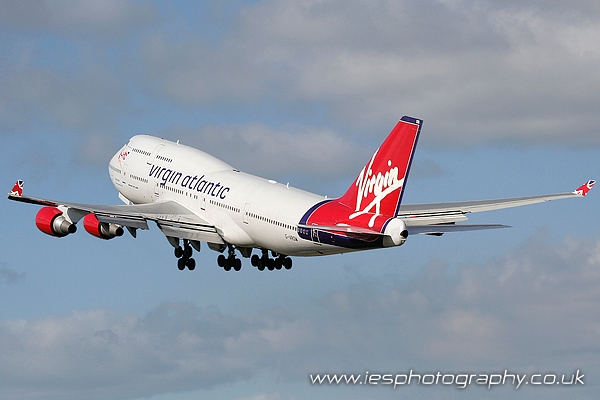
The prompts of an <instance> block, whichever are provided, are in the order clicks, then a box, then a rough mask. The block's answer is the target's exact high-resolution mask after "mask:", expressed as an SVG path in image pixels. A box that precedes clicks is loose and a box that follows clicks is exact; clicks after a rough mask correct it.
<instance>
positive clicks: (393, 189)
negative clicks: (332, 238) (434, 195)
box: [339, 117, 421, 228]
mask: <svg viewBox="0 0 600 400" xmlns="http://www.w3.org/2000/svg"><path fill="white" fill-rule="evenodd" d="M420 129H421V121H420V120H416V119H413V118H409V117H403V118H402V119H401V120H400V121H399V122H398V124H397V125H396V126H395V127H394V129H393V130H392V132H391V133H390V134H389V136H388V137H387V139H386V140H385V141H384V142H383V144H382V145H381V146H380V147H379V149H378V150H377V151H376V152H375V154H373V157H371V160H370V161H369V163H368V164H367V165H366V166H365V167H364V168H363V169H362V171H361V172H360V174H359V175H358V177H357V178H356V180H355V181H354V184H353V185H352V186H350V188H349V189H348V191H347V192H346V193H345V194H344V195H343V196H342V197H341V198H340V199H339V201H340V202H341V203H343V204H346V205H348V206H350V207H353V208H354V213H352V214H350V215H349V216H348V219H350V220H355V219H356V218H357V217H360V216H361V215H364V214H369V215H370V218H369V221H368V223H367V225H368V227H369V228H373V227H374V225H375V221H376V219H377V217H378V216H380V215H385V216H388V217H393V216H395V215H396V214H397V212H398V208H399V207H400V201H401V200H402V192H403V188H404V185H405V181H406V176H407V175H408V170H409V168H410V162H411V160H412V156H413V154H414V151H415V147H416V144H417V139H418V136H419V131H420Z"/></svg>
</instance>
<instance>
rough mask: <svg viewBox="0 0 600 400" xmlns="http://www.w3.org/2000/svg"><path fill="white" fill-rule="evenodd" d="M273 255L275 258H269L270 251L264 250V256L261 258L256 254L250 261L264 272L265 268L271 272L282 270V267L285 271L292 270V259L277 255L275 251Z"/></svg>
mask: <svg viewBox="0 0 600 400" xmlns="http://www.w3.org/2000/svg"><path fill="white" fill-rule="evenodd" d="M271 255H272V256H273V258H270V257H269V251H268V250H266V249H262V255H261V256H260V257H259V256H258V254H254V255H253V256H252V258H251V260H250V261H251V262H252V265H253V266H255V267H256V268H258V270H259V271H264V270H265V268H266V269H268V270H269V271H273V270H275V269H281V268H282V267H283V268H285V269H291V268H292V259H291V258H290V257H288V256H286V255H283V254H277V253H276V252H274V251H271Z"/></svg>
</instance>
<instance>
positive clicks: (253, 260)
mask: <svg viewBox="0 0 600 400" xmlns="http://www.w3.org/2000/svg"><path fill="white" fill-rule="evenodd" d="M250 262H251V263H252V266H253V267H258V266H259V265H260V257H258V255H256V254H254V255H253V256H252V258H251V259H250Z"/></svg>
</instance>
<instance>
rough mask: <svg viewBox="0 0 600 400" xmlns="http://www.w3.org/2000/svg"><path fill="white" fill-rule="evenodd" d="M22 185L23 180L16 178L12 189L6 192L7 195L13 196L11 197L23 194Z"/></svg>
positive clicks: (23, 183)
mask: <svg viewBox="0 0 600 400" xmlns="http://www.w3.org/2000/svg"><path fill="white" fill-rule="evenodd" d="M24 185H25V182H23V181H22V180H18V181H17V182H16V183H15V186H14V187H13V188H12V190H11V191H10V192H8V195H9V196H13V197H21V196H23V186H24Z"/></svg>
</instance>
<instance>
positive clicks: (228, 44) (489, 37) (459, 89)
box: [144, 0, 600, 145]
mask: <svg viewBox="0 0 600 400" xmlns="http://www.w3.org/2000/svg"><path fill="white" fill-rule="evenodd" d="M565 15H568V17H567V18H565ZM234 26H235V28H234V29H233V30H232V31H230V32H229V35H227V36H226V38H225V39H224V40H223V41H222V43H220V45H219V46H218V47H217V48H216V49H215V48H213V47H209V46H207V45H205V44H204V43H203V41H202V40H200V39H198V38H197V37H196V38H195V37H194V36H193V35H191V36H190V37H188V39H187V40H184V41H181V40H178V42H177V44H176V45H175V44H174V43H172V41H171V40H169V39H168V38H167V37H166V35H157V36H155V37H153V39H152V40H149V41H148V42H147V44H146V46H145V49H146V50H145V51H144V60H145V65H146V67H147V69H148V71H149V77H151V78H152V80H151V82H152V83H151V85H158V87H160V88H161V90H162V92H163V93H164V94H166V95H168V96H170V97H171V98H172V99H174V100H176V101H180V102H184V103H192V104H193V103H196V104H202V105H205V106H211V105H215V104H219V103H222V102H225V101H228V100H229V101H235V102H242V103H249V104H253V103H256V102H260V101H264V100H267V99H269V101H277V99H278V100H279V101H283V102H285V104H286V106H285V109H286V111H287V112H289V108H290V107H289V104H288V103H289V102H291V103H292V104H294V102H295V104H298V107H300V105H301V104H303V103H305V102H308V103H318V104H324V105H325V107H326V109H327V110H328V111H329V115H330V116H332V117H333V118H335V120H337V121H338V122H343V123H344V124H347V125H349V126H352V127H353V128H355V129H356V128H357V127H358V128H367V127H368V128H369V129H373V128H380V129H382V128H383V127H384V126H386V125H387V124H389V122H390V121H394V120H395V119H397V118H398V117H399V116H401V115H402V114H414V115H415V116H417V117H421V118H423V119H424V120H425V121H426V123H427V125H426V126H427V127H428V131H429V135H428V136H429V139H428V140H429V141H430V142H437V143H444V144H460V145H465V144H473V143H480V142H486V141H502V140H507V139H510V140H513V141H518V142H523V143H548V142H556V143H563V144H565V143H567V144H571V145H573V144H575V145H577V144H579V145H582V144H593V145H598V144H599V143H600V142H599V140H600V136H598V135H597V128H598V120H597V116H596V114H597V113H596V112H595V109H594V106H593V105H594V104H596V103H598V101H599V100H600V99H598V94H597V92H598V91H597V90H594V89H593V88H595V87H598V86H599V84H600V76H599V75H598V74H597V73H596V69H597V68H596V65H597V61H598V58H599V57H600V51H599V47H598V44H597V43H596V42H595V41H594V40H593V38H594V37H596V36H598V35H597V34H596V33H597V32H598V31H599V30H600V19H599V18H598V10H597V7H596V8H594V7H590V6H589V4H588V3H587V2H583V3H581V4H578V3H575V4H574V5H573V7H572V8H571V7H570V8H569V12H568V13H567V14H565V13H559V12H553V9H552V7H544V8H540V7H539V6H538V5H536V4H527V3H524V4H521V3H519V4H513V5H505V6H503V5H502V4H499V3H498V4H497V3H494V2H472V1H464V2H437V1H430V2H427V3H421V2H420V3H414V2H385V1H382V2H377V3H372V2H370V3H364V2H360V1H351V2H347V1H344V2H340V1H337V0H331V1H312V2H303V3H298V2H294V1H283V2H282V1H277V2H274V1H263V2H260V3H258V4H256V5H253V6H249V7H247V8H246V9H244V10H243V11H242V12H241V13H240V16H239V21H238V23H237V24H234ZM292 108H293V107H292ZM292 115H293V113H292ZM573 132H576V133H575V134H573Z"/></svg>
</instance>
